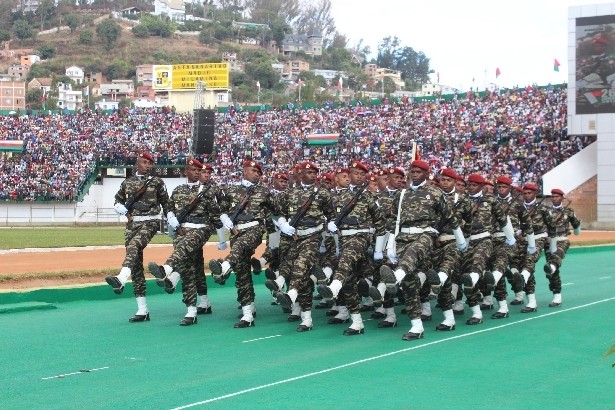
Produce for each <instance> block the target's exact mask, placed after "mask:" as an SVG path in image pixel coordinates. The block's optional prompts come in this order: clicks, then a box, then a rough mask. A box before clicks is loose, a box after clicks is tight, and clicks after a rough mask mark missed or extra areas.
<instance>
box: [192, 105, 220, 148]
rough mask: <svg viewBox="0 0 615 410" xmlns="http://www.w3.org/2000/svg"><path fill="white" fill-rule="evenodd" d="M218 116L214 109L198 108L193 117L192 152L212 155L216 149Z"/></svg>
mask: <svg viewBox="0 0 615 410" xmlns="http://www.w3.org/2000/svg"><path fill="white" fill-rule="evenodd" d="M215 122H216V117H215V113H214V110H205V109H202V108H201V109H196V110H194V116H193V118H192V152H193V153H194V155H196V156H199V155H211V153H212V152H213V150H214V131H215Z"/></svg>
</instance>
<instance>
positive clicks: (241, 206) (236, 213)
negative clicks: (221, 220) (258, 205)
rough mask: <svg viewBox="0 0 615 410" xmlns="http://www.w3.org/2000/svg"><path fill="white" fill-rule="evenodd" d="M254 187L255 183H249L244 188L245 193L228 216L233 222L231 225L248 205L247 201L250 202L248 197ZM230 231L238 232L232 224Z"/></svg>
mask: <svg viewBox="0 0 615 410" xmlns="http://www.w3.org/2000/svg"><path fill="white" fill-rule="evenodd" d="M255 187H256V185H250V187H249V188H248V189H247V190H246V193H245V194H244V195H243V198H241V201H239V203H238V204H237V206H236V207H235V210H234V211H233V213H232V214H231V215H230V217H229V218H230V220H231V222H232V223H233V225H235V222H237V218H238V217H239V215H240V214H241V213H242V212H243V211H244V210H245V209H246V207H247V206H248V203H249V202H250V197H251V196H252V193H253V192H254V188H255ZM232 231H233V233H234V234H237V233H238V231H237V229H236V228H235V227H234V226H233V229H232Z"/></svg>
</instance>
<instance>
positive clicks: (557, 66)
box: [553, 58, 561, 71]
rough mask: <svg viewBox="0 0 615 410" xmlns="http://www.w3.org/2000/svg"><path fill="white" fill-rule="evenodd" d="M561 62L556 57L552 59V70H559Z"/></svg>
mask: <svg viewBox="0 0 615 410" xmlns="http://www.w3.org/2000/svg"><path fill="white" fill-rule="evenodd" d="M560 65H561V64H560V63H559V61H557V58H556V59H554V60H553V71H559V66H560Z"/></svg>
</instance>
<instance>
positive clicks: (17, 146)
mask: <svg viewBox="0 0 615 410" xmlns="http://www.w3.org/2000/svg"><path fill="white" fill-rule="evenodd" d="M22 151H23V140H0V152H22Z"/></svg>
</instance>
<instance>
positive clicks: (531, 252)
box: [527, 245, 536, 255]
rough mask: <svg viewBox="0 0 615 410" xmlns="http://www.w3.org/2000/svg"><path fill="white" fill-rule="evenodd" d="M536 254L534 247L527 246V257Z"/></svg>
mask: <svg viewBox="0 0 615 410" xmlns="http://www.w3.org/2000/svg"><path fill="white" fill-rule="evenodd" d="M535 253H536V247H535V246H529V245H528V247H527V254H528V255H533V254H535Z"/></svg>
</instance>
